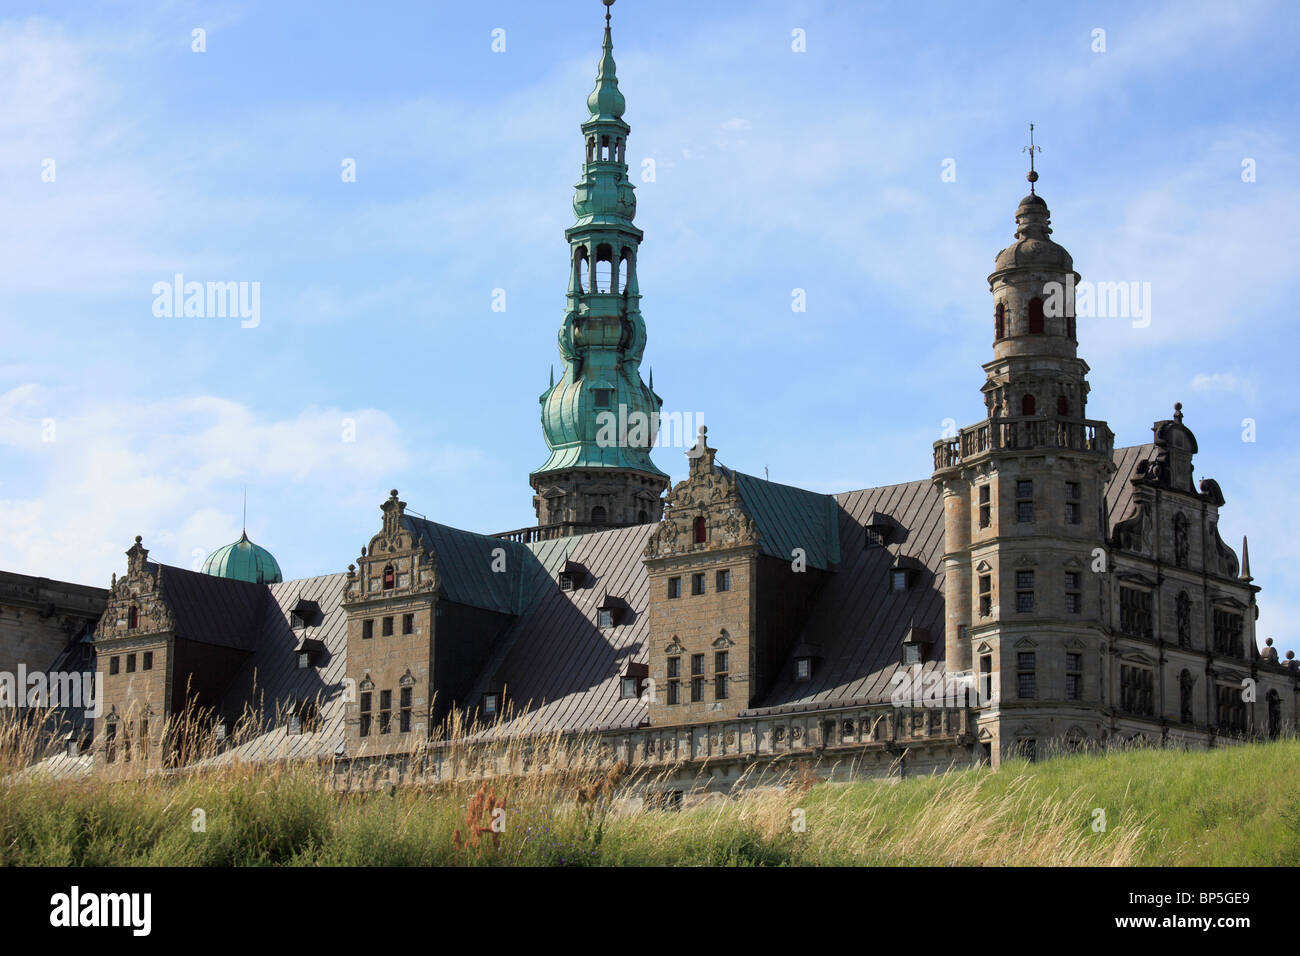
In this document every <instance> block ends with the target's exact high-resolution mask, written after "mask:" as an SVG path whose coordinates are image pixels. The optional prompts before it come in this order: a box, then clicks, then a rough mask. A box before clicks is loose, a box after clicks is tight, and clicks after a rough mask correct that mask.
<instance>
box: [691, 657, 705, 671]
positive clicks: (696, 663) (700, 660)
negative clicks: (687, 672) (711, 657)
mask: <svg viewBox="0 0 1300 956" xmlns="http://www.w3.org/2000/svg"><path fill="white" fill-rule="evenodd" d="M703 673H704V655H703V654H692V655H691V676H694V675H696V674H703Z"/></svg>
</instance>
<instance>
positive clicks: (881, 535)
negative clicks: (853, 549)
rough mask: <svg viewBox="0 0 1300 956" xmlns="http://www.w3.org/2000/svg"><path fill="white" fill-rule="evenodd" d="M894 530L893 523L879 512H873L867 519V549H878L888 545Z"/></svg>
mask: <svg viewBox="0 0 1300 956" xmlns="http://www.w3.org/2000/svg"><path fill="white" fill-rule="evenodd" d="M893 530H894V525H893V522H892V521H891V520H890V519H889V518H888V517H887V516H885V515H883V514H881V513H880V512H879V511H873V512H872V513H871V517H869V518H868V519H867V523H866V534H867V547H868V548H879V547H884V546H885V545H887V544H889V540H890V538H891V536H892V532H893Z"/></svg>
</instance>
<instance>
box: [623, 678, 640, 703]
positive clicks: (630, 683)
mask: <svg viewBox="0 0 1300 956" xmlns="http://www.w3.org/2000/svg"><path fill="white" fill-rule="evenodd" d="M639 683H641V682H640V681H639V680H637V679H636V678H635V677H623V678H620V680H619V682H618V696H619V698H620V699H622V700H631V699H632V698H634V697H637V696H639V695H638V694H637V684H639Z"/></svg>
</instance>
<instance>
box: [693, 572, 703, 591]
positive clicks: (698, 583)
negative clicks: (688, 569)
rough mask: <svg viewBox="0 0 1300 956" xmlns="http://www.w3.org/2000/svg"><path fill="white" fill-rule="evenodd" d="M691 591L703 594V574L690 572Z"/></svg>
mask: <svg viewBox="0 0 1300 956" xmlns="http://www.w3.org/2000/svg"><path fill="white" fill-rule="evenodd" d="M691 593H692V594H703V593H704V575H703V574H692V575H691Z"/></svg>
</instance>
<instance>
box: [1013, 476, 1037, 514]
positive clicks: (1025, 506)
mask: <svg viewBox="0 0 1300 956" xmlns="http://www.w3.org/2000/svg"><path fill="white" fill-rule="evenodd" d="M1016 520H1017V521H1019V522H1020V523H1022V524H1025V523H1028V522H1032V521H1033V520H1034V483H1033V482H1032V481H1017V482H1016Z"/></svg>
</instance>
